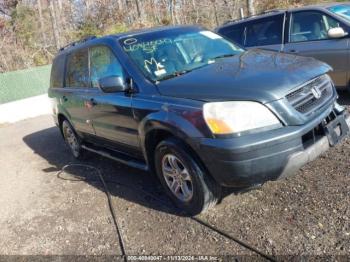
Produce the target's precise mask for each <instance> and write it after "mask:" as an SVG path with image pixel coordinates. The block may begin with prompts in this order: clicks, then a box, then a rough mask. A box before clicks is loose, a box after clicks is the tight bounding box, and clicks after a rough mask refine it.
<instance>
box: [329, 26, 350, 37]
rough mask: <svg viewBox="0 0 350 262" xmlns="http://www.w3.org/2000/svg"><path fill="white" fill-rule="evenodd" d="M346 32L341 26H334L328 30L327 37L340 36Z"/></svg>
mask: <svg viewBox="0 0 350 262" xmlns="http://www.w3.org/2000/svg"><path fill="white" fill-rule="evenodd" d="M347 35H348V33H346V32H345V31H344V29H343V28H341V27H334V28H331V29H329V30H328V37H329V38H342V37H344V36H347Z"/></svg>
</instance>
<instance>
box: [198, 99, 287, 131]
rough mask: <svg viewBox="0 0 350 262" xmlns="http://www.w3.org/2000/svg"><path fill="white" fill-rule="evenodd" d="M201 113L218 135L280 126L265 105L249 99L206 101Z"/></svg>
mask: <svg viewBox="0 0 350 262" xmlns="http://www.w3.org/2000/svg"><path fill="white" fill-rule="evenodd" d="M203 115H204V119H205V122H206V123H207V125H208V126H209V128H210V130H211V131H212V133H213V134H218V135H224V134H234V133H241V132H244V131H248V130H252V129H260V128H265V129H270V128H271V129H273V128H278V127H281V126H282V125H281V123H280V121H279V120H278V119H277V118H276V116H275V115H274V114H273V113H272V112H271V111H270V110H269V109H268V108H267V107H266V106H264V105H262V104H260V103H257V102H251V101H235V102H231V101H229V102H213V103H206V104H204V106H203Z"/></svg>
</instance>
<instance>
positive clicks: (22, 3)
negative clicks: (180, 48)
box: [0, 0, 315, 73]
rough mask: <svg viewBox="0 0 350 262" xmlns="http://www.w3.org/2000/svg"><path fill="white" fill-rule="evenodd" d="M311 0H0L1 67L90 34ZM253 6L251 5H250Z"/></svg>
mask: <svg viewBox="0 0 350 262" xmlns="http://www.w3.org/2000/svg"><path fill="white" fill-rule="evenodd" d="M248 2H249V3H253V6H250V7H251V8H250V9H253V10H256V12H261V11H264V10H267V9H273V8H281V7H282V8H285V7H290V6H298V5H302V4H309V3H312V2H315V1H314V0H260V1H254V0H189V1H184V0H133V1H131V0H0V50H1V51H0V73H1V72H6V71H12V70H17V69H23V68H28V67H32V66H37V65H45V64H49V63H51V60H52V58H53V57H54V55H55V53H56V52H57V49H58V48H59V47H61V46H64V45H66V44H68V43H69V42H72V41H75V40H78V39H81V38H83V37H86V36H89V35H96V36H102V35H107V34H116V33H119V32H125V31H128V30H132V29H137V28H142V27H151V26H157V25H173V24H201V25H204V26H205V27H207V28H215V27H216V26H218V25H219V24H221V23H223V22H225V21H227V20H231V19H236V18H238V17H239V10H240V8H244V10H246V11H245V13H247V3H248ZM252 7H253V8H252Z"/></svg>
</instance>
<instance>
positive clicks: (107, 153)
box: [81, 144, 148, 171]
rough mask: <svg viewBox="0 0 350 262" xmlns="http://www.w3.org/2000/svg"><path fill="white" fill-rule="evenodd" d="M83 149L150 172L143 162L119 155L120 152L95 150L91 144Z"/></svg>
mask: <svg viewBox="0 0 350 262" xmlns="http://www.w3.org/2000/svg"><path fill="white" fill-rule="evenodd" d="M81 147H82V148H83V149H85V150H87V151H90V152H93V153H96V154H99V155H101V156H104V157H107V158H110V159H113V160H115V161H118V162H120V163H122V164H125V165H127V166H130V167H134V168H137V169H141V170H143V171H148V166H147V165H146V164H145V163H143V162H142V161H139V160H137V159H132V158H128V157H127V156H125V155H123V154H122V153H118V152H115V151H112V150H109V149H102V148H95V147H94V146H92V145H91V146H90V144H89V146H88V145H85V144H83V145H82V146H81Z"/></svg>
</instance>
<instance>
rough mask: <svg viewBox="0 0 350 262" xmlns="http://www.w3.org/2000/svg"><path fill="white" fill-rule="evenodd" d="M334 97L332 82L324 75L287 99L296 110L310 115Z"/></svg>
mask: <svg viewBox="0 0 350 262" xmlns="http://www.w3.org/2000/svg"><path fill="white" fill-rule="evenodd" d="M332 95H333V84H332V81H331V80H330V78H329V77H328V76H327V75H322V76H320V77H317V78H315V79H314V80H311V81H310V82H308V83H306V84H304V85H303V86H301V87H299V88H298V89H296V90H294V91H292V92H291V93H289V94H288V95H287V96H286V98H287V100H288V102H289V103H290V104H291V106H292V107H293V108H294V109H295V110H297V111H298V112H300V113H302V114H309V113H311V112H312V111H313V110H316V109H317V108H319V107H321V106H322V105H323V104H324V103H326V102H327V101H328V100H329V99H330V98H331V97H332Z"/></svg>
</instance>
